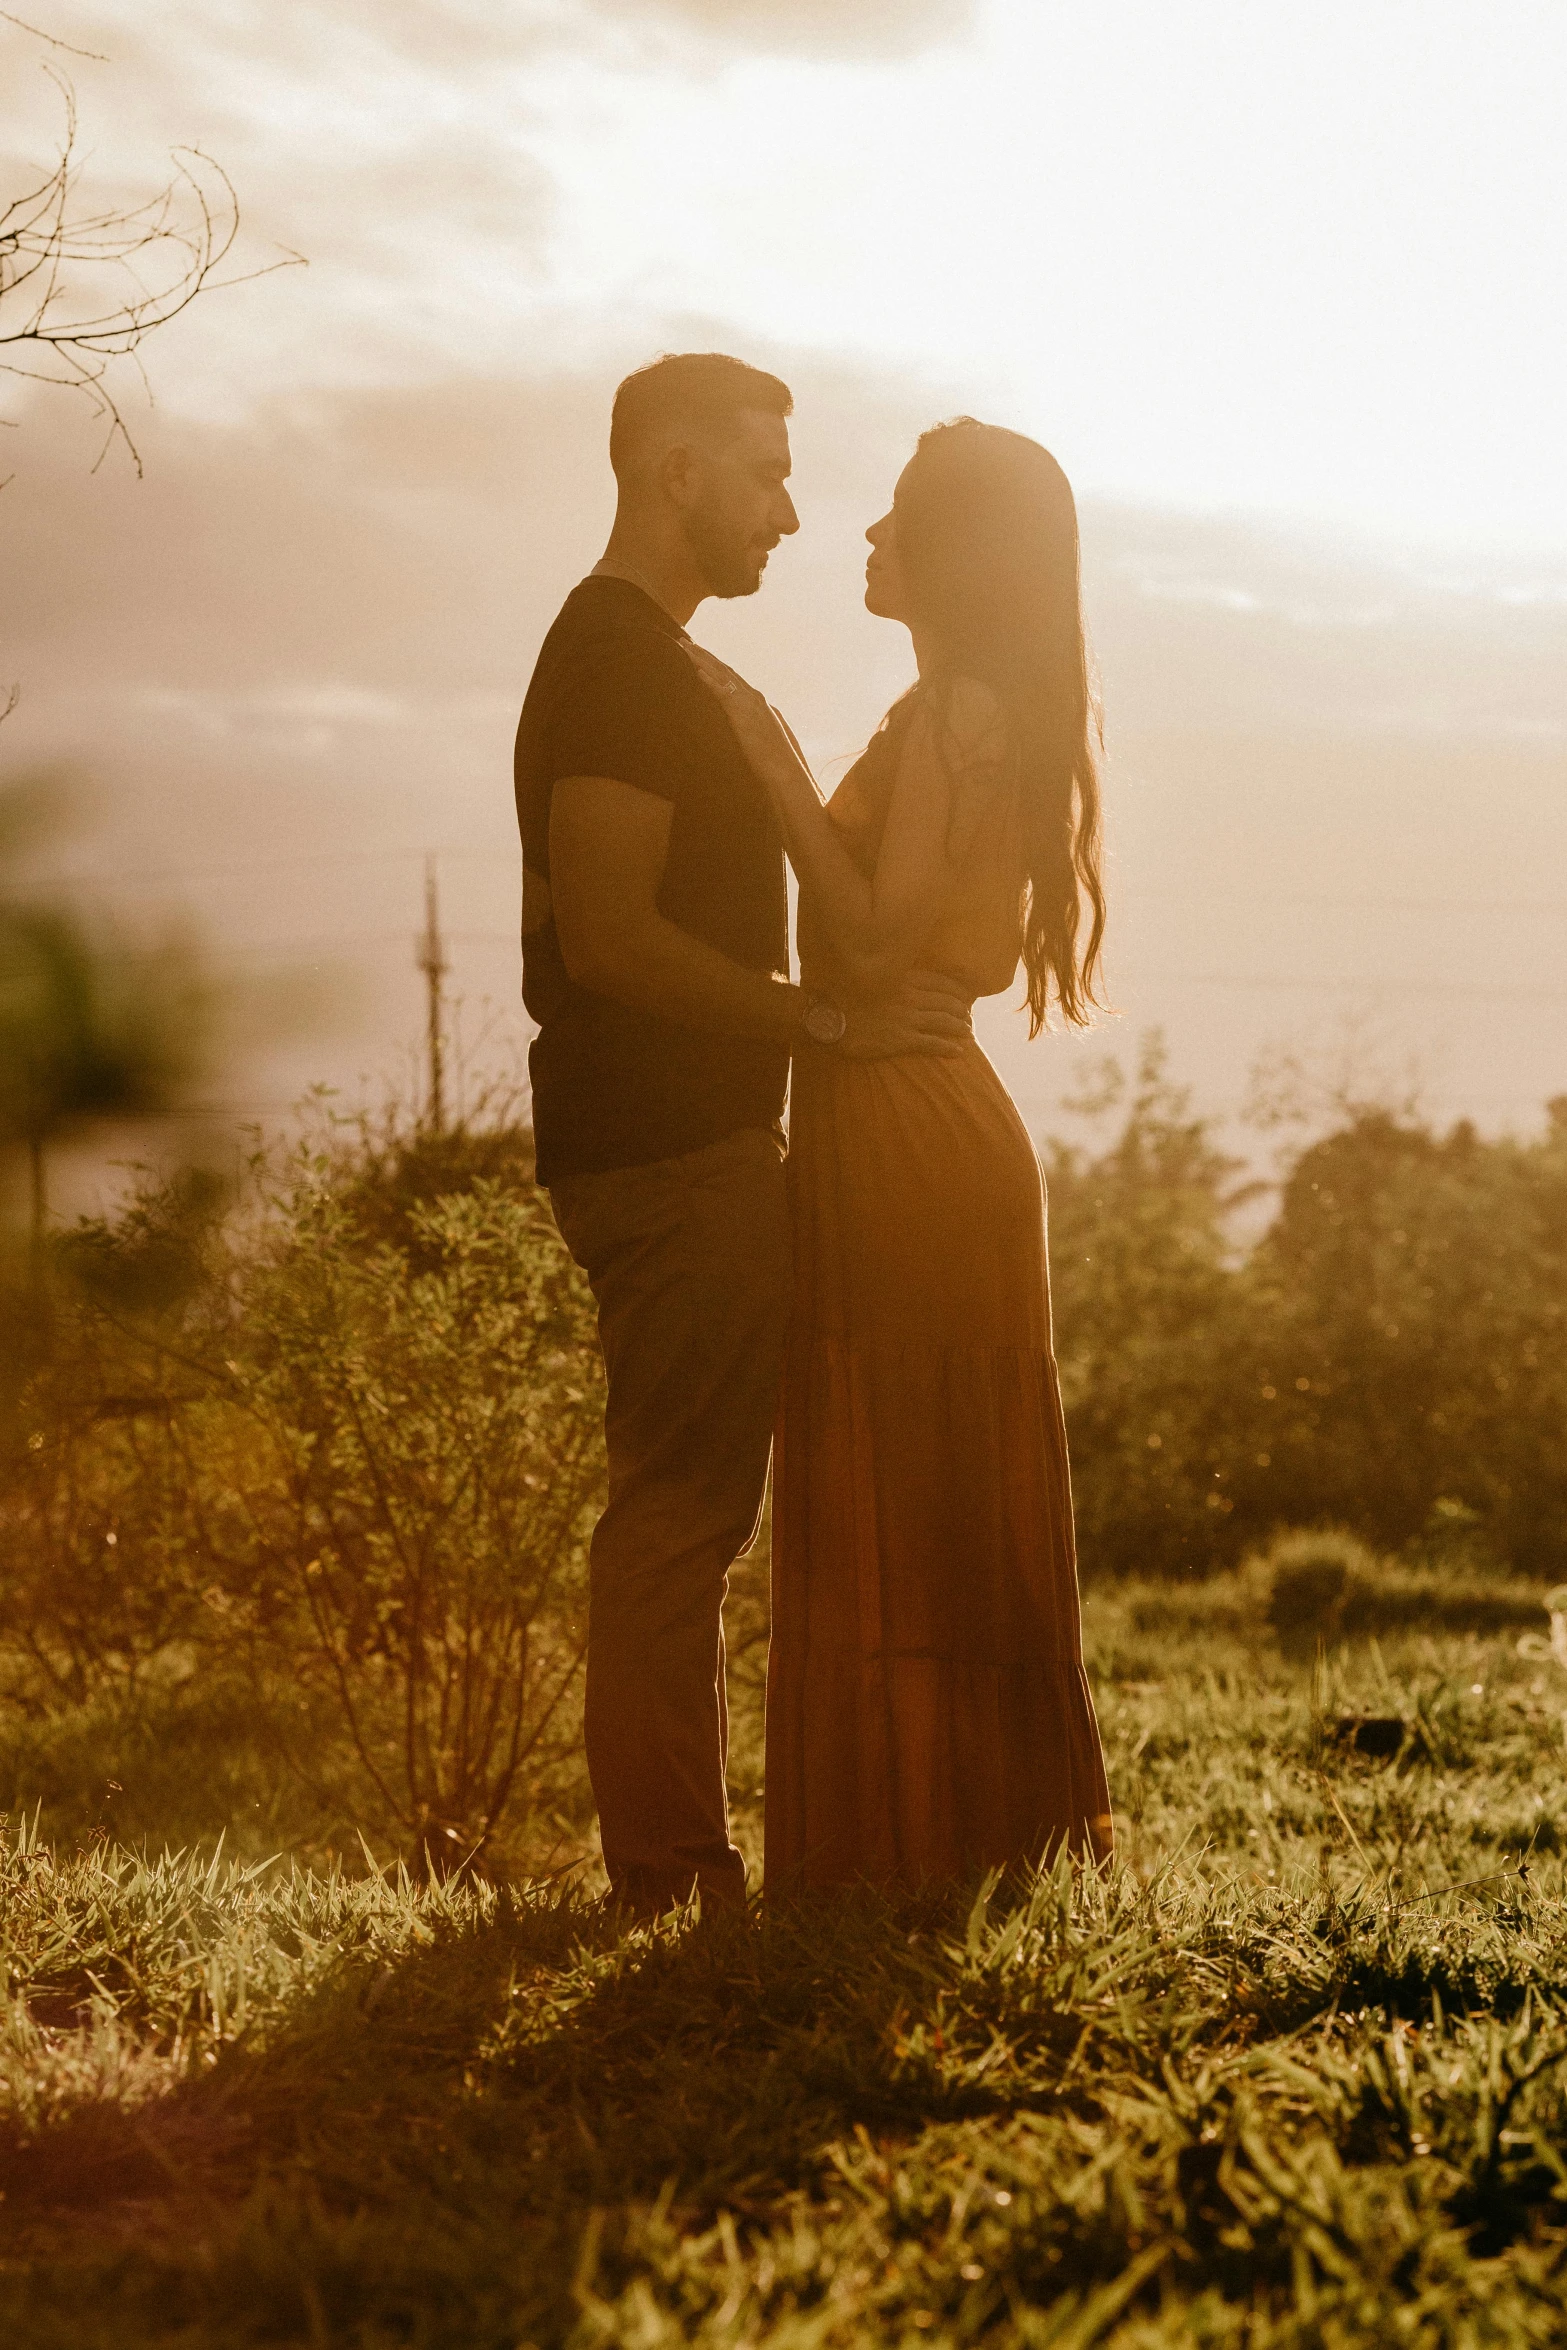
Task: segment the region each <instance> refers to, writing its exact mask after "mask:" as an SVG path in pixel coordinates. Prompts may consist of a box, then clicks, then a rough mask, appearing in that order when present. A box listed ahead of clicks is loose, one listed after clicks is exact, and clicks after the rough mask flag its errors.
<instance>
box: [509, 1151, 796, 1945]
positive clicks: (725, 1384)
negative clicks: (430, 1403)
mask: <svg viewBox="0 0 1567 2350" xmlns="http://www.w3.org/2000/svg"><path fill="white" fill-rule="evenodd" d="M550 1203H551V1206H552V1207H553V1209H554V1212H555V1221H556V1223H557V1224H558V1225H559V1227H560V1230H561V1234H562V1236H563V1238H564V1239H565V1242H566V1245H567V1247H568V1248H569V1249H570V1250H571V1253H572V1255H573V1256H574V1257H575V1258H576V1260H577V1262H578V1264H579V1265H581V1267H582V1268H583V1270H584V1272H585V1273H586V1274H587V1276H588V1279H589V1281H590V1282H591V1284H592V1287H593V1295H594V1297H595V1299H596V1300H597V1303H598V1316H599V1337H600V1340H601V1343H602V1345H603V1349H604V1364H605V1370H606V1372H607V1374H608V1402H607V1404H606V1408H605V1414H604V1432H605V1440H606V1446H607V1450H608V1455H609V1502H608V1506H607V1507H606V1509H605V1511H604V1515H603V1517H602V1518H601V1519H600V1520H599V1523H598V1527H597V1530H596V1531H595V1533H594V1536H593V1552H592V1584H591V1600H590V1607H589V1617H588V1683H587V1715H586V1738H587V1750H588V1769H589V1772H590V1774H591V1776H592V1780H593V1794H594V1799H595V1801H596V1802H597V1804H598V1812H599V1833H600V1836H601V1838H602V1841H603V1846H604V1865H605V1867H606V1869H607V1870H608V1872H609V1878H610V1882H611V1884H612V1886H613V1887H614V1889H615V1891H616V1893H617V1894H619V1895H620V1896H621V1897H622V1898H623V1899H625V1900H626V1901H628V1902H630V1903H631V1904H633V1905H634V1906H635V1907H636V1908H638V1909H639V1910H644V1911H646V1910H653V1909H662V1908H664V1907H667V1906H668V1905H669V1904H671V1903H673V1902H678V1901H683V1900H685V1899H686V1898H687V1897H688V1896H689V1894H690V1891H691V1888H692V1885H693V1883H695V1884H697V1885H699V1886H700V1887H701V1889H702V1891H703V1893H704V1894H705V1895H706V1896H707V1897H708V1898H709V1899H713V1898H716V1899H719V1900H726V1899H727V1900H740V1899H742V1898H743V1897H744V1891H745V1864H744V1862H743V1861H742V1859H741V1857H740V1854H739V1853H738V1852H737V1851H736V1849H735V1847H734V1845H733V1844H732V1843H731V1841H730V1838H729V1805H728V1798H727V1795H726V1793H725V1787H724V1765H725V1760H726V1756H727V1749H728V1736H729V1717H728V1707H727V1704H726V1702H725V1696H724V1635H723V1615H722V1610H723V1602H724V1593H725V1590H726V1589H727V1585H728V1574H729V1568H730V1566H731V1565H732V1564H733V1562H734V1560H735V1559H736V1558H737V1557H738V1556H739V1554H740V1553H741V1551H743V1550H744V1549H746V1548H747V1546H748V1545H749V1544H750V1543H751V1541H752V1540H753V1539H754V1537H755V1534H756V1529H757V1525H758V1523H759V1521H760V1517H761V1508H762V1496H763V1492H764V1490H765V1486H766V1480H767V1461H768V1453H769V1449H770V1446H771V1443H772V1431H773V1414H774V1410H775V1407H776V1402H777V1394H778V1380H779V1373H780V1368H781V1365H782V1361H783V1346H784V1336H785V1329H786V1325H787V1321H788V1312H789V1295H790V1285H791V1267H790V1247H789V1224H788V1211H787V1207H786V1204H785V1198H784V1174H783V1144H782V1141H781V1140H780V1138H779V1137H778V1136H777V1135H776V1134H774V1133H769V1132H764V1131H762V1130H761V1129H759V1128H751V1127H748V1128H745V1129H744V1130H742V1131H741V1132H740V1133H738V1134H731V1135H729V1136H727V1137H726V1138H725V1139H724V1140H723V1141H722V1142H716V1143H712V1144H709V1145H708V1147H707V1148H706V1149H704V1150H698V1151H692V1152H691V1153H689V1154H688V1155H687V1156H685V1157H682V1158H675V1159H661V1160H659V1161H658V1162H657V1163H656V1164H654V1165H652V1166H646V1167H621V1168H617V1169H615V1170H614V1171H613V1172H612V1173H609V1174H602V1175H572V1176H566V1177H563V1178H561V1179H560V1180H559V1181H557V1182H556V1183H554V1184H552V1185H551V1187H550Z"/></svg>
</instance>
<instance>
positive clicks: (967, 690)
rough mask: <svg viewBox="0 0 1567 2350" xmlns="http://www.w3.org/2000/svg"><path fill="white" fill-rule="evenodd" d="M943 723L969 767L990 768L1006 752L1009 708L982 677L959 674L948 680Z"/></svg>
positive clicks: (942, 710) (942, 697) (941, 720)
mask: <svg viewBox="0 0 1567 2350" xmlns="http://www.w3.org/2000/svg"><path fill="white" fill-rule="evenodd" d="M940 722H941V725H942V726H943V728H944V729H945V731H946V733H947V736H948V738H949V739H950V741H951V743H952V745H953V748H954V749H955V750H956V751H957V752H958V754H959V756H960V758H961V759H962V760H963V762H964V764H965V765H969V764H970V763H972V764H973V765H975V766H980V767H984V766H989V765H991V764H993V762H994V761H995V760H996V759H998V758H1000V756H1001V755H1002V753H1003V752H1004V751H1005V749H1006V743H1007V713H1006V705H1005V703H1004V702H1003V701H1002V699H1001V696H1000V695H999V694H998V693H997V691H996V689H995V687H994V686H993V685H987V684H986V683H985V681H984V679H983V678H982V677H971V676H969V675H968V674H967V673H966V672H965V671H963V670H959V671H958V672H957V673H956V675H954V676H952V677H950V678H948V679H947V681H946V686H945V690H944V692H943V693H942V696H941V705H940Z"/></svg>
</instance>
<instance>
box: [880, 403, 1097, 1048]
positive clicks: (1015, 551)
mask: <svg viewBox="0 0 1567 2350" xmlns="http://www.w3.org/2000/svg"><path fill="white" fill-rule="evenodd" d="M893 513H894V521H895V527H896V535H897V555H898V566H899V569H900V570H901V572H902V574H903V577H904V581H905V584H906V586H907V588H908V592H909V595H910V598H911V599H912V602H913V607H914V616H915V618H916V620H917V621H918V624H919V625H920V627H921V630H922V631H928V633H929V636H930V639H931V641H932V643H933V644H934V645H935V646H937V647H938V648H939V654H940V669H939V671H938V672H937V673H936V674H935V675H926V676H925V677H923V678H922V679H921V682H920V686H919V689H918V691H919V696H920V698H921V699H922V700H923V699H931V698H934V699H935V702H936V707H937V710H938V712H939V710H940V707H941V698H942V695H943V688H944V687H945V686H946V685H948V684H949V683H950V681H951V680H952V679H953V678H954V677H975V678H978V679H980V680H981V681H982V682H983V683H984V684H986V685H988V686H989V687H991V689H992V690H993V692H995V693H996V694H997V696H998V697H999V698H1000V700H1001V702H1002V705H1003V707H1004V709H1005V711H1006V715H1007V720H1008V724H1009V728H1010V732H1011V735H1012V738H1013V743H1014V746H1015V749H1016V753H1017V758H1018V771H1019V777H1020V782H1021V788H1022V804H1023V826H1024V844H1025V849H1026V854H1027V873H1028V879H1027V897H1026V908H1025V914H1024V928H1023V966H1024V969H1025V971H1026V973H1027V975H1028V1012H1029V1034H1030V1036H1037V1035H1038V1034H1039V1031H1040V1030H1041V1029H1042V1028H1043V1027H1045V1026H1046V1025H1047V1023H1048V1020H1049V1011H1050V998H1051V993H1052V990H1053V991H1054V994H1055V998H1056V1001H1057V1002H1058V1003H1059V1005H1060V1008H1061V1013H1062V1016H1063V1018H1064V1019H1066V1020H1068V1021H1069V1022H1071V1023H1072V1025H1073V1026H1075V1027H1083V1026H1085V1025H1086V1023H1087V1021H1088V1018H1089V1014H1090V1011H1091V1010H1092V1008H1093V1007H1094V1005H1095V1004H1096V1003H1097V1002H1098V1001H1099V997H1098V994H1097V980H1098V976H1099V957H1100V948H1101V945H1102V943H1103V939H1104V928H1105V897H1104V882H1103V878H1102V875H1101V871H1100V865H1101V857H1102V849H1103V833H1102V822H1101V814H1100V797H1099V767H1098V757H1097V753H1098V751H1099V749H1100V747H1101V740H1102V738H1101V731H1100V721H1099V708H1098V702H1097V699H1096V697H1095V694H1094V691H1093V687H1092V684H1091V680H1090V674H1089V661H1088V647H1087V642H1086V639H1085V637H1084V632H1083V612H1082V597H1081V590H1080V583H1079V562H1078V535H1077V506H1076V503H1075V501H1074V499H1073V496H1072V490H1071V485H1070V483H1069V482H1068V480H1067V478H1066V475H1065V474H1064V473H1063V472H1062V470H1061V468H1060V466H1059V465H1058V464H1057V463H1056V461H1055V459H1054V458H1053V457H1052V456H1051V454H1050V452H1049V450H1048V449H1043V448H1041V447H1040V445H1039V443H1038V442H1037V441H1031V440H1029V439H1027V438H1026V437H1025V435H1024V434H1022V433H1017V432H1008V431H1006V430H1005V428H1004V427H1002V426H1000V425H995V424H979V423H977V422H976V421H975V419H974V418H973V417H972V416H959V417H956V418H954V419H953V421H952V422H951V423H949V424H938V425H934V426H933V427H932V428H931V430H930V431H929V432H927V433H922V434H921V436H920V440H919V445H918V447H917V448H916V450H915V452H914V456H913V459H912V461H911V463H910V464H909V466H908V468H907V470H906V471H905V473H904V476H903V479H902V481H901V482H900V483H899V485H898V493H897V499H896V503H895V505H894V509H893ZM912 714H913V713H912V710H911V711H910V712H909V715H910V716H912ZM889 715H890V716H891V717H892V720H893V724H894V727H895V728H896V725H897V717H898V715H899V714H897V713H892V714H889ZM1085 913H1086V925H1085Z"/></svg>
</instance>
